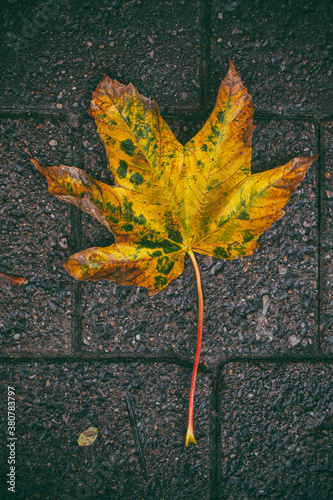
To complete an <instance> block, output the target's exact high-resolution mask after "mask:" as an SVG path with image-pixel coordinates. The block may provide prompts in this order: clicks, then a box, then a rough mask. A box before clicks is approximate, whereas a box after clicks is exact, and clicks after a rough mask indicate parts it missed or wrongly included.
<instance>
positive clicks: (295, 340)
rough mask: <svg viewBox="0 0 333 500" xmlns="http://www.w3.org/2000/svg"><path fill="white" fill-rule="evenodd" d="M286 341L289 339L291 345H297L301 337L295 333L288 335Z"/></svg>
mask: <svg viewBox="0 0 333 500" xmlns="http://www.w3.org/2000/svg"><path fill="white" fill-rule="evenodd" d="M288 341H289V344H290V345H291V347H295V346H296V345H298V344H299V343H300V342H301V339H299V338H298V337H297V335H290V337H289V338H288Z"/></svg>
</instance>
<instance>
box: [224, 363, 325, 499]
mask: <svg viewBox="0 0 333 500" xmlns="http://www.w3.org/2000/svg"><path fill="white" fill-rule="evenodd" d="M220 380H221V388H220V429H221V431H220V432H221V436H220V445H219V463H220V465H219V498H220V499H221V500H222V499H225V498H227V499H228V500H240V499H242V500H243V499H244V500H245V499H246V500H248V499H257V498H263V499H266V498H279V499H280V498H281V499H296V498H302V499H303V498H304V499H306V500H328V499H329V498H332V493H333V481H332V470H333V463H332V453H331V451H332V450H331V444H332V430H333V406H332V395H333V394H332V381H333V380H332V367H331V366H330V365H325V364H318V365H315V364H280V365H273V364H265V363H262V364H260V365H258V366H252V365H249V364H242V363H229V364H227V365H226V366H225V367H224V369H223V372H222V376H221V379H220Z"/></svg>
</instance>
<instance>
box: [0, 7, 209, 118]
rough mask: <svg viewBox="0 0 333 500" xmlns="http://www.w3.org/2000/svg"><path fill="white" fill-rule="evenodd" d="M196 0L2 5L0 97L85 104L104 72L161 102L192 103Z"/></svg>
mask: <svg viewBox="0 0 333 500" xmlns="http://www.w3.org/2000/svg"><path fill="white" fill-rule="evenodd" d="M199 14H200V8H199V2H198V1H193V2H187V1H186V2H185V1H180V2H163V1H161V0H141V1H130V2H121V1H118V0H116V1H113V2H110V1H109V0H101V1H99V2H98V4H95V3H94V2H90V1H87V0H74V1H72V0H57V1H52V0H49V1H45V2H33V5H30V2H26V1H23V0H19V1H17V2H12V3H10V4H8V5H7V6H6V8H5V9H4V12H3V16H4V23H3V24H4V25H5V29H4V30H3V34H2V40H1V46H2V53H3V55H2V76H1V80H0V88H1V92H0V96H1V98H0V103H1V104H2V105H3V106H6V107H12V106H16V105H17V104H19V107H26V106H29V107H33V108H36V109H62V110H65V109H69V110H72V111H73V112H77V111H80V110H83V109H86V108H87V107H89V101H90V95H91V92H92V91H93V90H94V89H95V87H96V85H97V84H98V82H99V81H100V80H101V79H102V76H103V74H104V73H105V72H106V73H108V74H109V76H110V77H111V78H116V79H117V80H119V81H121V82H122V83H126V84H128V83H130V81H132V82H133V84H134V85H136V86H137V87H138V89H139V91H141V92H143V93H146V94H147V93H148V94H149V95H151V96H154V97H155V99H156V100H157V101H158V102H159V104H160V106H165V107H167V108H168V109H173V108H177V109H188V108H191V109H195V108H196V107H198V104H199V90H200V80H199V71H198V67H199V65H198V61H199V57H200V39H201V27H200V25H199Z"/></svg>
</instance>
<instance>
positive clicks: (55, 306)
mask: <svg viewBox="0 0 333 500" xmlns="http://www.w3.org/2000/svg"><path fill="white" fill-rule="evenodd" d="M49 308H50V309H51V311H52V312H57V311H58V306H57V305H56V304H55V303H54V302H52V300H49Z"/></svg>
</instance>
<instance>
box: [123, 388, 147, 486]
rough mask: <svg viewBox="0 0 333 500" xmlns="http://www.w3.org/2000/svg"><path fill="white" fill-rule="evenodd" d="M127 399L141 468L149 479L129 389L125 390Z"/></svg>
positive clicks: (144, 475)
mask: <svg viewBox="0 0 333 500" xmlns="http://www.w3.org/2000/svg"><path fill="white" fill-rule="evenodd" d="M125 401H126V405H127V410H128V416H129V419H130V423H131V427H132V432H133V436H134V441H135V444H136V448H137V450H138V453H139V462H140V466H141V469H142V472H143V477H144V478H145V479H148V472H147V465H146V460H145V456H144V454H143V448H142V443H141V439H140V434H139V429H138V425H137V423H136V418H135V413H134V410H133V405H132V400H131V396H130V395H129V393H128V392H127V391H125Z"/></svg>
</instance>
